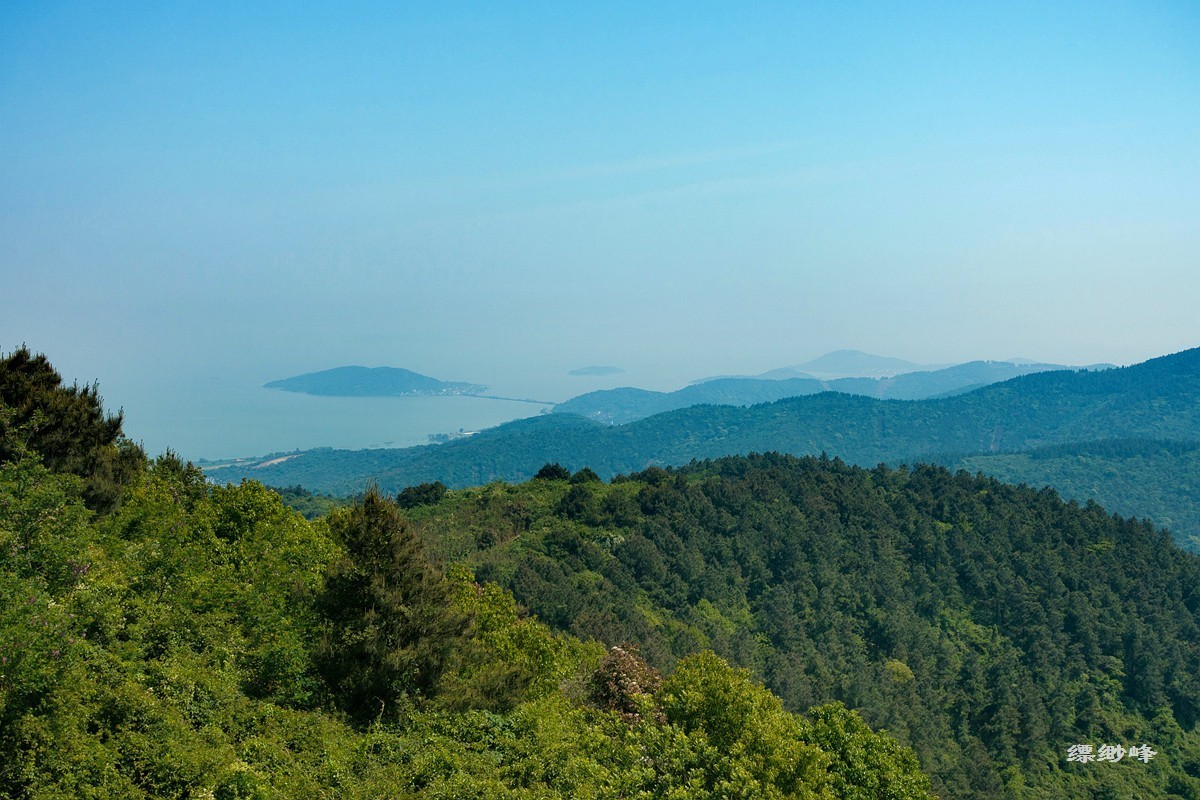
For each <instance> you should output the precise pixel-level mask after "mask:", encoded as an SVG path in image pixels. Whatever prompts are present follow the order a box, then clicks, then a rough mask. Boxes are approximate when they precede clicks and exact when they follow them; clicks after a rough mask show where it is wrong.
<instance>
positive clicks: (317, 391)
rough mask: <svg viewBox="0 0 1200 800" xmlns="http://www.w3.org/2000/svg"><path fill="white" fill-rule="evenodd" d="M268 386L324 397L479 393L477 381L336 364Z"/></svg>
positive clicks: (274, 382)
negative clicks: (336, 365) (454, 379)
mask: <svg viewBox="0 0 1200 800" xmlns="http://www.w3.org/2000/svg"><path fill="white" fill-rule="evenodd" d="M265 386H266V388H268V389H282V390H283V391H285V392H299V393H301V394H312V395H319V396H322V397H405V396H412V395H443V396H445V395H479V394H482V393H483V392H486V391H487V387H486V386H481V385H479V384H477V383H458V382H451V381H439V380H438V379H437V378H431V377H429V376H428V375H421V374H420V373H417V372H413V371H412V370H407V369H401V368H399V367H335V368H333V369H327V370H322V371H321V372H307V373H305V374H303V375H296V376H295V377H292V378H284V379H283V380H278V381H271V382H270V383H268V384H265Z"/></svg>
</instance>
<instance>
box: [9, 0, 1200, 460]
mask: <svg viewBox="0 0 1200 800" xmlns="http://www.w3.org/2000/svg"><path fill="white" fill-rule="evenodd" d="M1197 41H1200V7H1197V6H1196V5H1195V4H1193V3H1187V2H1147V3H1139V4H1134V5H1131V4H1122V3H1086V4H1085V3H1063V4H1054V5H1052V6H1047V5H1045V4H1038V3H1031V2H1029V3H1026V2H1020V3H1012V4H1006V5H1004V6H1003V7H979V6H975V5H957V4H937V3H916V4H903V5H901V4H886V3H868V4H860V5H855V6H852V7H851V6H846V5H842V4H837V5H829V6H818V7H803V8H793V7H791V6H788V5H782V6H758V7H729V6H725V5H719V4H695V3H688V4H683V3H665V4H653V5H650V6H646V5H644V4H632V3H630V4H624V3H616V4H604V5H602V6H596V7H592V8H582V7H577V6H575V5H568V6H560V5H554V4H516V3H499V4H489V5H471V4H460V5H450V4H433V3H428V4H426V3H411V4H402V5H401V6H395V5H393V4H384V3H372V2H361V3H349V4H339V5H337V6H336V7H328V8H319V7H310V6H282V5H281V6H271V5H252V6H246V5H245V4H235V3H227V2H215V3H206V4H199V5H187V6H183V5H176V4H168V5H163V6H142V7H137V8H134V7H129V6H116V5H108V4H87V3H82V2H65V3H55V4H9V5H8V6H6V7H4V8H0V118H3V119H4V120H5V124H4V125H3V126H0V209H2V213H0V277H2V278H3V284H4V289H3V292H0V349H2V350H4V351H5V352H7V351H11V350H12V349H13V348H15V347H18V346H20V345H21V344H23V343H24V344H27V345H28V346H29V347H31V348H32V349H34V350H37V351H41V352H44V353H46V354H47V356H48V357H49V358H50V359H51V361H52V362H53V363H54V364H55V365H56V367H58V368H59V370H60V371H61V372H62V373H63V375H64V376H65V377H66V378H67V379H68V381H71V380H78V381H80V382H83V383H90V382H92V381H93V380H98V381H99V383H100V387H101V391H102V394H103V395H104V397H105V399H106V402H107V404H108V405H109V406H110V407H112V408H114V409H115V408H117V407H124V408H125V410H126V418H127V428H128V429H129V430H130V432H131V433H132V434H133V435H134V436H135V438H136V436H137V431H138V428H139V426H140V425H149V424H150V422H149V421H147V420H146V419H145V418H144V417H141V418H139V417H140V415H145V414H154V415H157V416H156V417H155V418H154V420H152V424H153V426H157V427H156V430H166V429H168V428H169V426H170V425H171V424H173V423H172V421H171V420H170V419H167V418H164V415H167V414H168V410H169V409H170V408H171V407H172V402H173V401H172V398H188V397H191V398H193V399H195V398H198V397H208V396H209V393H210V392H212V391H216V390H217V389H218V388H219V387H217V386H215V384H222V383H224V384H225V385H227V386H229V387H230V391H248V387H257V386H261V385H262V384H263V383H266V382H267V381H270V380H274V379H278V378H284V377H288V376H291V375H296V374H300V373H304V372H313V371H318V370H321V369H328V368H331V367H335V366H342V365H348V364H361V365H364V366H395V367H403V368H406V369H411V370H414V371H416V372H420V373H423V374H427V375H431V376H434V377H437V378H439V379H442V380H451V381H471V382H476V383H483V384H487V385H489V386H491V387H492V388H493V389H494V390H495V391H496V393H497V394H502V395H506V396H514V397H533V398H536V399H546V400H564V399H566V398H567V397H569V396H571V395H574V394H580V393H583V392H586V391H590V390H593V389H596V388H609V387H612V386H623V385H633V386H639V387H642V388H648V389H659V390H671V389H677V388H680V387H681V386H683V385H686V383H688V382H689V381H691V380H695V379H697V378H703V377H707V376H712V375H721V374H747V375H754V374H758V373H761V372H764V371H767V370H770V369H775V368H779V367H785V366H789V365H793V364H797V363H801V362H803V361H806V360H809V359H812V358H815V357H817V356H819V355H822V354H823V353H827V352H829V351H832V350H838V349H844V348H845V349H857V350H862V351H866V352H869V353H874V354H878V355H882V356H891V357H896V358H902V359H906V360H909V361H914V362H917V363H922V364H953V363H961V362H964V361H970V360H976V359H987V360H1005V359H1010V358H1014V357H1021V358H1029V359H1033V360H1037V361H1045V362H1052V363H1061V364H1072V365H1085V364H1092V363H1097V362H1111V363H1115V364H1121V365H1125V364H1130V363H1135V362H1139V361H1144V360H1146V359H1148V358H1153V357H1156V356H1160V355H1165V354H1168V353H1173V352H1178V351H1180V350H1184V349H1187V348H1190V347H1194V346H1196V345H1198V344H1200V336H1198V335H1197V326H1196V323H1195V315H1196V309H1197V308H1200V278H1197V272H1196V269H1197V265H1200V106H1198V105H1197V103H1196V102H1195V98H1196V97H1200V48H1197V47H1196V42H1197ZM589 365H614V366H618V367H621V368H622V369H624V370H625V372H624V373H622V374H619V375H613V376H588V377H583V376H567V373H568V372H569V371H570V370H573V369H578V368H581V367H586V366H589ZM572 387H577V388H572ZM174 424H177V425H182V426H186V425H191V424H193V423H192V422H191V421H189V420H186V419H181V420H178V421H176V422H175V423H174ZM217 424H219V423H217ZM157 435H158V434H156V436H157Z"/></svg>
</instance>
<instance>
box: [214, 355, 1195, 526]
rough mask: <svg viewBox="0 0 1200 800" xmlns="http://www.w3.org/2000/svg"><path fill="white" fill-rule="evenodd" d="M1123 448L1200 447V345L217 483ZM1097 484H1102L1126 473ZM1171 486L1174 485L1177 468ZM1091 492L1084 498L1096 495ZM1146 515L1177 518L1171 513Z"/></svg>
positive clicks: (257, 472)
mask: <svg viewBox="0 0 1200 800" xmlns="http://www.w3.org/2000/svg"><path fill="white" fill-rule="evenodd" d="M1111 440H1154V441H1162V442H1176V443H1194V442H1197V441H1200V349H1192V350H1187V351H1184V352H1181V353H1176V354H1174V355H1170V356H1163V357H1160V358H1156V359H1152V360H1149V361H1146V362H1143V363H1141V364H1135V365H1133V366H1129V367H1123V368H1114V369H1108V370H1099V371H1085V370H1075V371H1067V370H1064V371H1054V372H1040V373H1036V374H1030V375H1024V376H1020V377H1017V378H1013V379H1011V380H1008V381H1004V382H1002V383H995V384H992V385H990V386H985V387H983V388H980V389H976V390H974V391H971V392H968V393H965V394H958V395H954V396H951V397H943V398H936V399H926V400H915V401H901V400H880V399H875V398H871V397H865V396H860V395H850V394H844V393H839V392H823V393H821V394H814V395H807V396H799V397H788V398H786V399H782V400H778V401H775V402H772V403H763V404H758V405H754V406H750V407H747V408H742V407H737V406H718V405H697V406H691V407H688V408H681V409H676V410H673V411H668V412H665V413H661V414H656V415H654V416H651V417H647V418H644V419H639V420H636V421H634V422H630V423H628V424H624V425H606V424H602V423H599V422H596V421H593V420H589V419H586V418H584V417H580V416H578V415H574V414H550V415H544V416H541V417H537V418H531V419H525V420H518V421H515V422H511V423H507V424H505V425H500V426H498V427H496V428H492V429H489V430H485V431H481V432H480V433H478V434H476V435H475V436H472V437H470V438H468V439H464V440H459V441H454V442H449V443H447V444H445V445H438V446H430V447H417V448H406V449H398V450H370V451H346V450H315V451H306V452H303V453H300V454H298V455H296V456H294V457H292V458H289V459H288V460H286V461H283V462H281V463H276V464H272V465H269V466H263V467H262V468H255V467H254V465H251V464H247V465H241V466H230V467H226V468H224V469H221V470H217V471H214V472H211V473H210V475H211V476H212V477H213V478H214V479H218V480H221V481H236V480H239V479H241V478H242V477H253V478H255V479H257V480H261V481H264V482H266V483H269V484H272V485H279V486H290V485H295V484H300V485H303V486H305V487H306V488H308V489H310V490H313V491H322V492H331V493H335V494H347V493H356V492H359V491H361V490H362V487H363V486H364V485H366V483H367V482H368V481H375V482H377V483H378V484H379V486H380V488H381V489H383V490H386V491H397V490H399V489H400V488H403V487H405V486H410V485H415V484H418V483H422V482H428V481H441V482H443V483H444V484H446V485H448V486H451V487H462V486H471V485H480V484H484V483H487V482H489V481H493V480H509V481H519V480H525V479H527V478H529V477H531V476H533V475H534V474H535V473H537V471H538V470H539V469H540V467H541V466H542V465H544V464H546V463H547V462H559V463H562V464H564V465H566V466H568V467H570V468H572V469H578V468H581V467H585V466H586V467H590V468H591V469H593V470H595V471H596V472H597V473H598V474H600V475H601V476H603V477H609V476H612V475H615V474H618V473H629V472H633V471H637V470H641V469H644V468H646V467H647V466H653V465H671V464H686V463H688V462H689V461H692V460H696V459H707V458H718V457H721V456H725V455H734V454H740V453H751V452H768V451H779V452H783V453H791V454H794V455H807V454H820V453H827V454H828V455H830V456H836V457H838V458H841V459H843V460H844V461H847V462H849V463H852V464H859V465H864V466H873V465H875V464H878V463H890V464H900V463H916V462H918V461H930V460H934V461H939V462H941V463H946V462H947V461H950V462H952V463H954V462H955V460H957V459H961V458H963V457H966V456H969V455H971V454H981V455H985V456H986V455H992V456H996V455H1000V454H1015V453H1021V452H1023V451H1031V450H1035V449H1037V448H1044V447H1047V446H1050V445H1070V444H1074V445H1078V444H1080V443H1089V442H1090V443H1097V442H1103V441H1111ZM1093 477H1094V481H1093V483H1095V484H1096V485H1097V486H1098V485H1100V484H1103V483H1104V482H1105V481H1106V480H1112V478H1113V476H1106V475H1104V474H1097V475H1095V476H1093ZM1159 480H1162V481H1168V480H1170V478H1169V475H1168V474H1166V473H1164V474H1162V476H1161V477H1160V478H1159ZM1087 491H1089V492H1090V491H1091V490H1090V489H1089V490H1087ZM1195 493H1196V491H1195V487H1191V488H1185V490H1184V491H1183V492H1182V493H1181V494H1180V501H1181V502H1182V501H1183V499H1184V498H1186V497H1187V496H1191V495H1194V494H1195ZM1085 495H1086V496H1085V497H1081V499H1089V498H1093V495H1092V494H1087V493H1086V492H1085ZM1168 506H1170V503H1168ZM1140 515H1142V516H1149V517H1150V518H1151V519H1157V518H1159V517H1161V516H1166V517H1167V518H1170V519H1174V518H1175V517H1176V516H1178V515H1177V514H1176V513H1175V512H1174V511H1171V510H1170V508H1168V509H1167V510H1161V509H1159V510H1150V509H1147V510H1143V511H1141V512H1140ZM1197 534H1200V530H1191V531H1180V530H1176V531H1175V535H1176V537H1177V538H1181V540H1186V537H1190V536H1193V535H1197Z"/></svg>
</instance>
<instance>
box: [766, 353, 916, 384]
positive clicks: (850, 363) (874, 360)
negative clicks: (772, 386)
mask: <svg viewBox="0 0 1200 800" xmlns="http://www.w3.org/2000/svg"><path fill="white" fill-rule="evenodd" d="M937 368H938V366H935V365H929V364H915V363H913V362H912V361H906V360H904V359H903V358H892V357H890V356H877V355H874V354H873V353H864V352H863V351H861V350H834V351H833V352H832V353H826V354H825V355H823V356H818V357H817V358H814V359H812V360H811V361H805V362H804V363H803V364H795V365H794V366H790V367H783V368H781V369H775V370H771V371H769V372H764V373H763V374H761V375H759V376H758V377H760V378H767V379H769V380H770V379H777V378H793V377H805V376H811V377H814V378H850V377H852V378H890V377H892V376H894V375H900V374H903V373H905V372H921V371H928V370H932V369H937Z"/></svg>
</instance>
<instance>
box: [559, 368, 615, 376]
mask: <svg viewBox="0 0 1200 800" xmlns="http://www.w3.org/2000/svg"><path fill="white" fill-rule="evenodd" d="M624 371H625V370H623V369H621V368H620V367H608V366H594V367H580V368H579V369H573V370H571V371H570V372H568V373H567V374H568V375H588V376H597V375H620V374H621V373H623V372H624Z"/></svg>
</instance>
